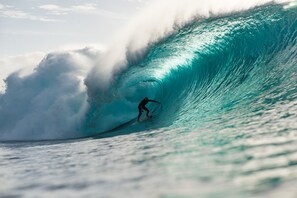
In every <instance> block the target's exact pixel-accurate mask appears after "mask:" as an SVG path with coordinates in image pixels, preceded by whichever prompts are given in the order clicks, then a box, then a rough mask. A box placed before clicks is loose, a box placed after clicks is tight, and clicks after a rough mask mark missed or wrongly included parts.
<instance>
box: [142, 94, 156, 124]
mask: <svg viewBox="0 0 297 198" xmlns="http://www.w3.org/2000/svg"><path fill="white" fill-rule="evenodd" d="M148 102H155V103H158V104H161V103H160V102H158V101H155V100H149V99H148V97H145V98H144V99H143V100H142V101H141V102H140V103H139V105H138V111H139V114H138V117H137V122H139V118H140V116H141V114H142V111H143V110H145V111H146V117H149V118H151V117H152V116H149V112H150V111H149V110H148V108H146V106H145V105H146V104H147V103H148Z"/></svg>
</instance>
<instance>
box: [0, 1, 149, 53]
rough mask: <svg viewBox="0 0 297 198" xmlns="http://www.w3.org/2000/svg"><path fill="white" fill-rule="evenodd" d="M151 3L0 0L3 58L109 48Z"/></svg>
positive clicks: (0, 39) (0, 34)
mask: <svg viewBox="0 0 297 198" xmlns="http://www.w3.org/2000/svg"><path fill="white" fill-rule="evenodd" d="M147 1H148V0H146V1H144V0H63V1H61V0H0V44H1V48H0V58H1V57H2V58H3V57H7V56H16V55H21V54H26V53H29V52H34V51H42V52H47V51H53V50H55V49H61V48H71V47H79V46H81V47H83V46H86V45H90V44H95V45H99V46H100V45H106V44H108V43H110V42H111V40H112V39H113V37H114V35H115V34H119V31H120V30H121V28H122V27H123V26H125V25H126V24H127V23H128V22H129V20H130V19H131V18H133V15H134V14H136V13H137V11H138V10H139V9H140V8H141V7H142V6H143V5H144V4H145V2H147Z"/></svg>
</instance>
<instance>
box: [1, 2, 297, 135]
mask: <svg viewBox="0 0 297 198" xmlns="http://www.w3.org/2000/svg"><path fill="white" fill-rule="evenodd" d="M296 19H297V9H296V8H294V7H288V6H287V7H286V8H284V7H283V5H265V6H261V7H257V8H254V9H252V10H248V11H243V12H239V13H233V14H228V15H226V13H225V15H224V16H222V15H217V16H214V17H210V18H205V19H201V18H200V19H194V20H192V21H191V22H187V23H186V24H183V25H182V26H178V28H176V29H174V30H172V31H171V32H170V33H168V34H166V35H165V36H164V35H163V36H162V37H160V38H158V39H157V40H155V41H150V42H149V43H148V45H147V47H146V48H145V49H143V48H142V49H141V50H138V51H136V52H135V51H133V52H135V53H129V51H126V53H125V56H126V60H125V61H122V59H123V58H122V57H121V56H120V58H118V59H113V64H114V65H120V66H119V67H117V68H106V67H101V70H102V71H103V72H102V71H101V73H100V74H101V75H99V76H97V74H98V73H96V72H94V70H93V71H92V72H91V73H89V74H88V75H87V71H89V69H85V68H90V66H87V67H82V65H86V62H88V63H87V65H92V64H95V63H93V62H92V61H94V60H95V61H97V63H96V64H98V62H99V64H103V63H105V62H104V61H102V57H103V56H99V55H98V54H96V55H94V54H92V55H90V53H86V52H76V53H75V54H76V55H73V54H71V53H70V54H66V55H65V54H64V55H59V56H58V58H57V57H56V56H57V55H55V56H54V55H52V56H49V57H47V58H46V59H44V60H43V62H42V63H41V64H40V66H39V67H38V69H37V70H36V72H35V73H34V74H31V75H30V76H27V77H25V78H20V77H18V75H17V74H14V75H12V76H10V77H9V78H8V79H7V91H6V93H5V94H3V95H1V98H0V102H1V107H0V113H1V116H2V118H3V119H2V118H1V120H0V125H1V126H0V131H1V136H0V137H1V140H30V139H34V140H36V139H37V140H40V139H67V138H77V137H86V136H92V135H96V134H100V133H104V132H106V131H109V130H111V129H114V128H116V127H117V126H119V125H122V124H123V123H125V122H127V121H129V120H131V119H132V118H135V117H136V116H137V113H138V110H137V104H138V102H139V101H140V100H141V99H142V98H143V97H145V96H148V97H149V98H152V99H156V100H159V101H160V102H161V103H162V111H161V112H160V113H159V114H158V115H157V116H156V117H155V119H153V122H152V123H150V124H148V123H141V124H138V125H134V126H127V127H125V128H122V129H121V130H120V131H116V132H115V134H123V133H130V132H136V131H143V130H150V129H158V128H166V129H168V130H170V129H176V128H182V129H185V130H194V129H195V130H196V129H199V130H203V129H210V128H211V129H212V130H214V131H221V130H228V129H230V130H231V129H236V130H238V131H249V130H257V131H265V130H266V131H267V130H278V131H282V130H291V129H296V127H297V125H296V123H295V120H296V117H297V115H296V112H297V111H296V110H297V100H296V99H297V88H296V82H297V79H296V78H297V77H296V72H297V68H296V66H295V65H296V63H297V56H296V55H297V48H296V46H297V45H296V44H297V43H296V42H297V20H296ZM53 56H54V58H53ZM77 56H79V58H75V57H77ZM82 57H83V58H82ZM112 57H114V56H112ZM81 59H83V60H84V61H83V63H82V61H81ZM53 60H54V61H53ZM57 60H58V61H57ZM78 60H79V61H78ZM86 60H87V61H86ZM91 60H92V61H91ZM90 62H92V63H90ZM61 65H62V67H59V66H61ZM123 65H124V66H125V67H124V66H123ZM55 68H56V69H55ZM55 72H56V73H55ZM61 72H62V74H63V75H59V76H58V77H57V76H56V75H57V74H58V73H59V74H61ZM93 74H96V75H93ZM71 76H75V77H71ZM96 76H97V77H96ZM44 77H47V78H44ZM65 77H66V78H65ZM84 78H85V80H84ZM46 79H48V80H46ZM83 80H84V81H85V84H86V87H85V86H84V85H82V82H83ZM94 81H95V82H96V83H94ZM53 82H57V83H56V84H55V83H53ZM94 84H96V86H95V85H94ZM45 87H46V88H45ZM57 87H58V90H57V89H56V88H57ZM19 90H22V92H18V91H19ZM16 93H17V94H16ZM32 98H34V99H35V100H34V102H33V103H32ZM28 104H30V105H32V104H34V106H33V107H34V108H32V106H31V107H30V106H28ZM14 107H17V108H19V109H20V110H12V109H13V108H14ZM20 107H22V108H20ZM148 107H149V108H151V109H153V108H154V107H153V106H150V105H148ZM48 110H49V113H47V114H44V112H45V111H46V112H48ZM39 115H44V116H39ZM57 115H58V116H57ZM61 131H62V132H61ZM111 133H113V132H111Z"/></svg>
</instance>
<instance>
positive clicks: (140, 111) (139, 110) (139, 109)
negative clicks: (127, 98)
mask: <svg viewBox="0 0 297 198" xmlns="http://www.w3.org/2000/svg"><path fill="white" fill-rule="evenodd" d="M138 112H139V113H138V117H137V121H139V118H140V116H141V114H142V110H141V107H138Z"/></svg>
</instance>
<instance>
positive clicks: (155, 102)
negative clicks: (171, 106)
mask: <svg viewBox="0 0 297 198" xmlns="http://www.w3.org/2000/svg"><path fill="white" fill-rule="evenodd" d="M149 102H155V103H158V104H161V103H160V102H158V101H156V100H149Z"/></svg>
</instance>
